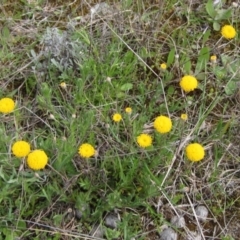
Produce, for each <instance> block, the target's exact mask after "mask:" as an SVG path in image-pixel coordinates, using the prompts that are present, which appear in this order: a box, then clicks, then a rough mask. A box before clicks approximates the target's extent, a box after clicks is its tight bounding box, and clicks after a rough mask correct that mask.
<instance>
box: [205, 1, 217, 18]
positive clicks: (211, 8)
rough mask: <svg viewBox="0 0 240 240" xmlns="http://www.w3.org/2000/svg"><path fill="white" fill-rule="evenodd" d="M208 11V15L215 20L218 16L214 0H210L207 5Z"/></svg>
mask: <svg viewBox="0 0 240 240" xmlns="http://www.w3.org/2000/svg"><path fill="white" fill-rule="evenodd" d="M206 11H207V13H208V15H209V16H210V17H212V18H215V16H216V11H215V9H214V5H213V1H212V0H208V2H207V4H206Z"/></svg>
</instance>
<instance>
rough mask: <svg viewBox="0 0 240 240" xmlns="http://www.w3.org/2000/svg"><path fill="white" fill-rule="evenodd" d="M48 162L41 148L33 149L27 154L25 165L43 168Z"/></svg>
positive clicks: (37, 168)
mask: <svg viewBox="0 0 240 240" xmlns="http://www.w3.org/2000/svg"><path fill="white" fill-rule="evenodd" d="M47 163H48V156H47V155H46V153H45V152H44V151H43V150H34V151H32V152H31V153H29V154H28V157H27V165H28V167H29V168H31V169H33V170H40V169H44V168H45V166H46V165H47Z"/></svg>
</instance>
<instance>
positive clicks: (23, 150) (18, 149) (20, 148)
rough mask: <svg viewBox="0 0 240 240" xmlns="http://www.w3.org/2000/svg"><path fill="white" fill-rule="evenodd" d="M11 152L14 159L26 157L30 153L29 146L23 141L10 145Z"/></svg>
mask: <svg viewBox="0 0 240 240" xmlns="http://www.w3.org/2000/svg"><path fill="white" fill-rule="evenodd" d="M12 152H13V154H14V155H15V156H16V157H19V158H21V157H26V156H27V155H28V154H29V153H30V144H29V143H28V142H25V141H17V142H15V143H14V144H13V145H12Z"/></svg>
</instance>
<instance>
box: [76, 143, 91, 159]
mask: <svg viewBox="0 0 240 240" xmlns="http://www.w3.org/2000/svg"><path fill="white" fill-rule="evenodd" d="M78 153H79V155H80V156H81V157H83V158H90V157H92V156H94V154H95V149H94V147H93V146H92V145H91V144H89V143H83V144H82V145H81V146H80V147H79V149H78Z"/></svg>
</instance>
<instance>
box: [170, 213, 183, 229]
mask: <svg viewBox="0 0 240 240" xmlns="http://www.w3.org/2000/svg"><path fill="white" fill-rule="evenodd" d="M171 224H172V225H173V226H174V227H176V228H183V227H185V225H186V222H185V219H184V217H183V216H173V217H172V219H171Z"/></svg>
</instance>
